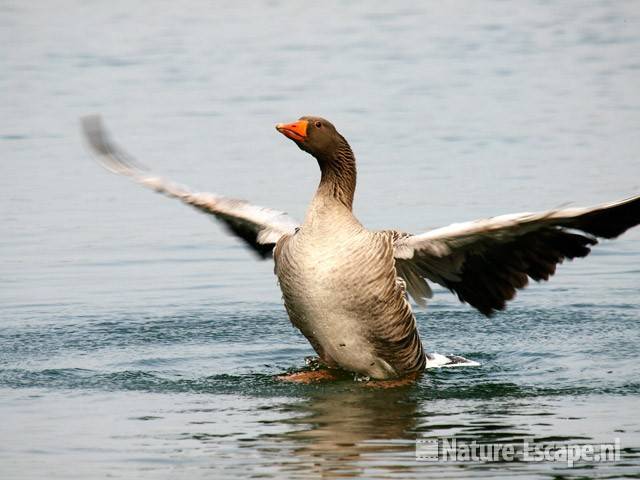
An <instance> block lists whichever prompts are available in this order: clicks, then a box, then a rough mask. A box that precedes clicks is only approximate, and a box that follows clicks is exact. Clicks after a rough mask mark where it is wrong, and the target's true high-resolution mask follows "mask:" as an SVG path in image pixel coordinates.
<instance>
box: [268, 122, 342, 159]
mask: <svg viewBox="0 0 640 480" xmlns="http://www.w3.org/2000/svg"><path fill="white" fill-rule="evenodd" d="M276 130H278V132H280V133H282V134H283V135H284V136H285V137H287V138H290V139H291V140H293V141H294V143H295V144H296V145H298V147H300V148H301V149H302V150H304V151H305V152H308V153H310V154H311V155H313V156H314V157H316V158H317V159H318V160H319V161H320V162H322V161H324V160H326V159H330V158H332V157H334V156H335V154H336V153H337V152H338V150H339V149H340V148H341V147H343V146H344V145H345V144H346V140H345V139H344V137H343V136H342V135H340V134H339V133H338V131H337V130H336V127H334V126H333V124H332V123H331V122H329V121H328V120H325V119H324V118H321V117H311V116H305V117H300V119H299V120H298V121H297V122H293V123H278V124H277V125H276Z"/></svg>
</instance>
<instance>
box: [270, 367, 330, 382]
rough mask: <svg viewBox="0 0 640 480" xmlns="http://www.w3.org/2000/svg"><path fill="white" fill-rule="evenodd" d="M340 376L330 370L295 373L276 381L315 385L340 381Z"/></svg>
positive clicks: (279, 376)
mask: <svg viewBox="0 0 640 480" xmlns="http://www.w3.org/2000/svg"><path fill="white" fill-rule="evenodd" d="M338 378H339V377H338V376H337V375H336V374H334V373H333V372H331V371H330V370H307V371H304V372H294V373H289V374H287V375H278V376H277V377H276V380H280V381H281V382H292V383H314V382H329V381H333V380H338Z"/></svg>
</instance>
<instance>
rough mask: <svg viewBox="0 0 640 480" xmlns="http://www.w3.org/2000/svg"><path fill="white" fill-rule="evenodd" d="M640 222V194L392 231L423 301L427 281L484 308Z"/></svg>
mask: <svg viewBox="0 0 640 480" xmlns="http://www.w3.org/2000/svg"><path fill="white" fill-rule="evenodd" d="M639 223H640V196H636V197H633V198H629V199H626V200H622V201H619V202H614V203H608V204H604V205H598V206H596V207H592V208H570V209H562V210H550V211H546V212H541V213H519V214H512V215H503V216H500V217H493V218H488V219H482V220H476V221H473V222H465V223H457V224H453V225H449V226H448V227H443V228H439V229H436V230H432V231H429V232H426V233H423V234H420V235H410V234H406V233H399V232H393V235H394V255H395V258H396V267H397V272H398V275H400V276H401V277H402V278H404V280H405V282H406V284H407V291H408V292H409V294H411V296H412V297H413V298H414V299H415V300H416V302H418V303H419V304H421V305H423V304H424V303H425V299H426V298H429V297H430V296H431V289H430V288H429V285H428V283H427V280H430V281H433V282H436V283H439V284H440V285H443V286H444V287H446V288H448V289H449V290H451V291H452V292H455V293H456V294H457V295H458V298H459V299H460V300H461V301H462V302H466V303H469V304H470V305H472V306H473V307H475V308H477V309H478V310H479V311H480V312H482V313H483V314H484V315H487V316H490V315H491V314H492V313H494V312H495V311H496V310H502V309H504V308H505V305H506V302H507V301H508V300H510V299H512V298H513V297H514V296H515V294H516V290H518V289H520V288H524V287H525V286H526V285H527V283H528V281H529V278H532V279H533V280H536V281H540V280H548V279H549V277H550V276H551V275H553V274H554V273H555V269H556V265H557V264H558V263H562V261H563V260H564V259H565V258H568V259H573V258H576V257H585V256H586V255H588V254H589V252H590V251H591V248H590V247H591V246H592V245H595V244H596V243H598V241H597V239H596V237H601V238H615V237H617V236H618V235H620V234H622V233H623V232H625V231H626V230H628V229H629V228H631V227H633V226H635V225H638V224H639Z"/></svg>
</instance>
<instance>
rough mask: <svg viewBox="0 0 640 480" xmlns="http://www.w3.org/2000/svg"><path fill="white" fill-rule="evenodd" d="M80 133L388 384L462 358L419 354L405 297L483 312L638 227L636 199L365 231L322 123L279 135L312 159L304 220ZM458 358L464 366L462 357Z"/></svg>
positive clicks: (342, 149)
mask: <svg viewBox="0 0 640 480" xmlns="http://www.w3.org/2000/svg"><path fill="white" fill-rule="evenodd" d="M83 127H84V131H85V134H86V136H87V139H88V141H89V144H90V145H91V146H92V147H93V149H94V150H95V152H96V153H97V154H98V158H99V159H100V161H101V163H102V165H103V166H105V167H106V168H107V169H109V170H110V171H112V172H114V173H117V174H120V175H124V176H128V177H130V178H132V179H133V180H135V181H137V182H139V183H141V184H143V185H144V186H147V187H149V188H152V189H153V190H155V191H157V192H159V193H163V194H165V195H167V196H169V197H173V198H177V199H179V200H181V201H183V202H184V203H186V204H188V205H191V206H193V207H195V208H197V209H199V210H201V211H203V212H205V213H208V214H211V215H213V216H214V217H216V218H217V219H218V220H220V221H221V222H222V223H223V224H224V225H225V226H226V227H227V228H228V229H229V230H230V231H231V233H233V234H234V235H236V236H238V237H240V238H241V239H242V240H244V241H245V242H246V243H247V244H248V245H249V246H250V247H251V248H252V249H253V250H254V251H255V252H256V253H257V254H258V255H260V256H261V257H262V258H268V257H270V256H272V255H273V257H274V261H275V274H276V275H277V277H278V282H279V285H280V288H281V290H282V295H283V299H284V304H285V308H286V310H287V313H288V314H289V318H290V319H291V322H292V323H293V325H294V326H295V327H297V328H298V329H299V330H300V331H301V332H302V334H303V335H304V336H305V337H306V338H307V339H308V340H309V343H310V344H311V345H312V347H313V348H314V349H315V350H316V352H317V353H318V355H319V356H320V359H321V360H322V362H324V363H325V364H326V365H327V366H328V367H331V368H340V369H344V370H347V371H351V372H357V373H360V374H362V375H366V376H369V377H372V378H375V379H391V378H398V377H403V376H406V375H408V374H413V373H416V372H420V371H421V370H423V369H424V368H426V367H429V366H430V365H432V366H446V364H447V363H448V362H451V363H452V364H455V363H457V362H459V361H460V359H461V357H448V358H447V357H443V356H441V355H440V356H437V357H432V356H429V355H426V354H425V352H424V350H423V347H422V344H421V341H420V338H419V335H418V330H417V328H416V321H415V318H414V316H413V313H412V309H411V305H410V303H409V301H408V297H409V296H411V297H412V298H413V299H414V300H415V301H416V303H418V304H419V305H425V303H426V300H427V299H428V298H430V297H431V288H430V285H429V282H433V283H438V284H440V285H443V286H444V287H446V288H448V289H449V290H451V291H452V292H453V293H455V294H456V295H457V296H458V298H459V299H460V300H461V301H462V302H465V303H469V304H470V305H471V306H473V307H475V308H476V309H478V310H479V311H480V312H481V313H483V314H484V315H486V316H491V315H492V314H493V313H495V312H496V311H498V310H502V309H504V308H505V306H506V302H507V301H508V300H510V299H512V298H513V297H514V296H515V294H516V291H517V290H518V289H521V288H524V287H525V286H526V285H527V284H528V282H529V279H533V280H535V281H541V280H548V279H549V277H550V276H551V275H553V274H554V273H555V269H556V265H557V264H559V263H562V262H563V261H564V260H565V259H573V258H577V257H584V256H586V255H588V254H589V252H590V248H591V246H593V245H595V244H596V243H597V238H598V237H600V238H615V237H617V236H618V235H620V234H622V233H623V232H625V231H626V230H627V229H629V228H631V227H633V226H635V225H638V224H639V223H640V196H635V197H632V198H628V199H625V200H622V201H617V202H612V203H608V204H603V205H596V206H594V207H588V208H572V209H560V210H548V211H543V212H539V213H519V214H511V215H503V216H499V217H492V218H487V219H481V220H475V221H472V222H465V223H457V224H452V225H450V226H448V227H444V228H440V229H436V230H432V231H428V232H425V233H421V234H415V235H414V234H409V233H404V232H399V231H395V230H385V231H371V230H368V229H366V228H365V227H364V226H363V225H362V224H361V223H360V222H359V221H358V220H357V219H356V218H355V216H354V215H353V211H352V205H353V198H354V193H355V187H356V165H355V157H354V155H353V153H352V151H351V148H350V146H349V144H348V143H347V141H346V140H345V138H344V137H343V136H342V135H340V134H339V133H338V132H337V130H336V129H335V127H334V126H333V125H332V124H331V123H330V122H328V121H327V120H325V119H322V118H319V117H302V118H301V119H300V120H298V121H297V122H294V123H290V124H278V125H277V126H276V129H277V130H278V131H279V132H280V133H282V134H284V135H285V136H287V137H288V138H290V139H291V140H293V141H294V142H295V143H296V145H297V146H298V147H299V148H300V149H302V150H304V151H306V152H308V153H310V154H311V155H312V156H314V157H315V158H316V160H317V161H318V165H319V167H320V171H321V179H320V183H319V185H318V189H317V191H316V193H315V195H314V197H313V200H312V201H311V203H310V205H309V208H308V210H307V214H306V216H305V220H304V222H303V223H302V224H298V223H297V222H295V221H294V220H293V219H291V218H290V217H289V216H288V215H287V214H285V213H283V212H281V211H277V210H273V209H269V208H264V207H258V206H255V205H251V204H249V203H247V202H245V201H243V200H236V199H231V198H228V197H223V196H220V195H214V194H206V193H194V192H191V191H190V190H188V189H186V188H185V187H182V186H179V185H176V184H174V183H171V182H169V181H166V180H164V179H162V178H160V177H156V176H154V175H152V174H150V173H148V171H147V170H146V169H145V168H144V167H140V166H139V164H137V163H136V162H134V161H133V160H132V158H131V157H130V156H129V155H127V154H125V153H124V152H123V151H122V150H121V149H119V148H118V147H117V146H115V145H114V144H113V143H112V142H111V141H110V140H109V139H108V137H107V135H106V133H105V132H104V130H103V128H102V124H101V121H100V119H99V117H87V118H85V119H84V120H83ZM462 360H464V359H462Z"/></svg>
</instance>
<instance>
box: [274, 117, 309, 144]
mask: <svg viewBox="0 0 640 480" xmlns="http://www.w3.org/2000/svg"><path fill="white" fill-rule="evenodd" d="M308 124H309V122H307V121H306V120H298V121H297V122H294V123H278V124H277V125H276V130H278V131H279V132H280V133H281V134H283V135H284V136H285V137H289V138H290V139H291V140H296V141H298V142H304V141H305V140H306V139H307V125H308Z"/></svg>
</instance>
